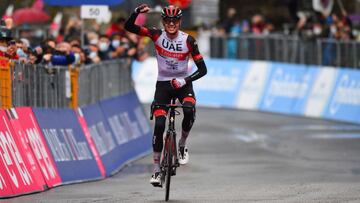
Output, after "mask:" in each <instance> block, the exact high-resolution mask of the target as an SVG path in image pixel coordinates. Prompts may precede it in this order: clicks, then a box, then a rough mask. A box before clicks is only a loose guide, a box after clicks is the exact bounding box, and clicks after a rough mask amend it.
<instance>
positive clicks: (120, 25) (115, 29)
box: [105, 17, 126, 37]
mask: <svg viewBox="0 0 360 203" xmlns="http://www.w3.org/2000/svg"><path fill="white" fill-rule="evenodd" d="M125 21H126V19H125V18H123V17H119V18H118V19H116V21H115V22H113V23H112V24H111V25H110V27H108V29H107V30H106V32H105V34H106V35H107V36H108V37H111V36H113V35H114V34H115V33H117V34H119V35H120V36H121V37H124V36H125V29H124V26H125Z"/></svg>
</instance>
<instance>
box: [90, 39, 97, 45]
mask: <svg viewBox="0 0 360 203" xmlns="http://www.w3.org/2000/svg"><path fill="white" fill-rule="evenodd" d="M98 42H99V41H98V39H96V38H95V39H92V40H90V44H97V43H98Z"/></svg>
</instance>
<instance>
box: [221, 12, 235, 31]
mask: <svg viewBox="0 0 360 203" xmlns="http://www.w3.org/2000/svg"><path fill="white" fill-rule="evenodd" d="M235 20H236V9H235V8H232V7H231V8H229V9H228V10H227V15H226V19H225V20H224V22H223V23H222V26H221V27H222V29H223V32H224V33H225V34H229V33H230V31H231V28H232V27H233V26H234V23H235Z"/></svg>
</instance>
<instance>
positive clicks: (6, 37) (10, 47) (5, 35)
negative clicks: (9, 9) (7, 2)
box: [0, 21, 19, 60]
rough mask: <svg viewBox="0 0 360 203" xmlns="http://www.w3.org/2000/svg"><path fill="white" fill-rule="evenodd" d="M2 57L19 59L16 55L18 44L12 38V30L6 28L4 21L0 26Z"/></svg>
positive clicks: (0, 55)
mask: <svg viewBox="0 0 360 203" xmlns="http://www.w3.org/2000/svg"><path fill="white" fill-rule="evenodd" d="M0 57H5V58H7V59H14V60H17V59H19V56H18V55H17V54H16V43H15V41H14V40H12V37H11V30H10V29H8V28H7V27H6V26H5V22H4V21H1V24H0Z"/></svg>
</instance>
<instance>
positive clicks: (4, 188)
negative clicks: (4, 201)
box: [0, 157, 14, 197]
mask: <svg viewBox="0 0 360 203" xmlns="http://www.w3.org/2000/svg"><path fill="white" fill-rule="evenodd" d="M1 158H3V157H1ZM13 195H14V193H13V191H12V189H11V185H10V182H9V176H8V173H7V171H6V168H5V165H4V162H3V161H0V197H9V196H13Z"/></svg>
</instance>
